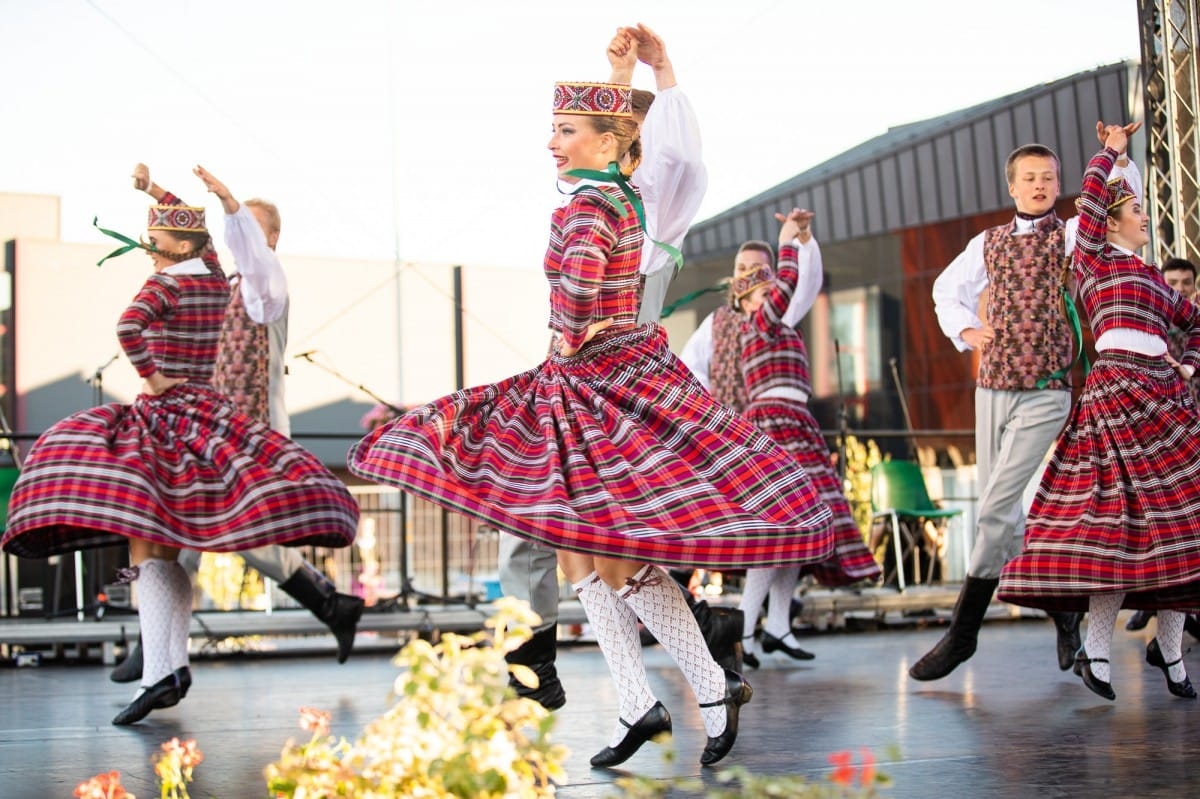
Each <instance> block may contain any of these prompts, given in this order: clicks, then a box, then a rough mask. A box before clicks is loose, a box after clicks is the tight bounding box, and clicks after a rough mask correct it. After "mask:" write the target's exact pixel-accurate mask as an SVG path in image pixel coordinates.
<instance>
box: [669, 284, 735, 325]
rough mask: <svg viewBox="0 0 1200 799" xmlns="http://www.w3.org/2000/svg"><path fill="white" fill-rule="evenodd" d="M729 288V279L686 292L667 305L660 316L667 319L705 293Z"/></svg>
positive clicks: (713, 292)
mask: <svg viewBox="0 0 1200 799" xmlns="http://www.w3.org/2000/svg"><path fill="white" fill-rule="evenodd" d="M728 290H729V281H722V282H720V283H717V284H716V285H713V286H709V287H708V288H703V289H696V290H695V291H692V292H689V293H687V294H684V295H683V296H682V297H680V298H679V299H677V300H675V302H673V303H671V304H670V305H668V306H667V307H665V308H663V310H662V313H661V314H659V318H660V319H666V318H667V317H668V316H670V315H671V314H673V313H675V312H676V311H678V310H679V309H680V308H682V307H684V306H685V305H690V304H692V303H693V302H695V301H696V300H698V299H700V298H701V297H703V296H704V295H705V294H715V293H717V292H718V291H728Z"/></svg>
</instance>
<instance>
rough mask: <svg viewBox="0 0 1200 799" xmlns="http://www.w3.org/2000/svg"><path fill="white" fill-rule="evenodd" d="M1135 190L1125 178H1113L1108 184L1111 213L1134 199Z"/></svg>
mask: <svg viewBox="0 0 1200 799" xmlns="http://www.w3.org/2000/svg"><path fill="white" fill-rule="evenodd" d="M1134 197H1135V195H1134V193H1133V189H1132V188H1131V187H1130V185H1129V181H1127V180H1125V178H1113V179H1112V180H1110V181H1109V182H1108V206H1107V207H1108V210H1109V211H1110V212H1111V211H1112V210H1113V209H1114V208H1116V207H1117V206H1118V205H1121V204H1122V203H1125V202H1129V201H1130V200H1132V199H1134Z"/></svg>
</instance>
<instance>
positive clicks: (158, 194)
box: [133, 164, 221, 272]
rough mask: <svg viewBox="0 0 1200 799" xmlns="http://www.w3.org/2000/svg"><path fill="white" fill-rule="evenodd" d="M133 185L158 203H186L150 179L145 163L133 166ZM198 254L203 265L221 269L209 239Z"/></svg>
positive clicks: (215, 251)
mask: <svg viewBox="0 0 1200 799" xmlns="http://www.w3.org/2000/svg"><path fill="white" fill-rule="evenodd" d="M133 187H134V188H135V189H137V190H138V191H144V192H146V193H147V194H149V195H150V197H151V198H152V199H153V200H154V202H155V203H157V204H158V205H187V203H185V202H184V201H183V200H181V199H180V198H179V197H176V196H175V195H174V194H172V193H171V192H169V191H167V190H166V189H164V188H163V187H162V186H159V185H158V184H157V183H155V182H154V181H153V180H151V179H150V167H148V166H146V165H145V164H138V165H137V166H135V167H134V168H133ZM199 255H200V258H201V260H203V261H204V264H205V266H207V267H208V268H209V269H211V270H213V271H214V272H220V271H221V260H220V259H219V258H218V257H217V248H216V247H215V246H213V243H212V242H211V241H210V242H209V243H208V246H207V247H205V248H204V249H203V250H202V251H201V252H200V254H199Z"/></svg>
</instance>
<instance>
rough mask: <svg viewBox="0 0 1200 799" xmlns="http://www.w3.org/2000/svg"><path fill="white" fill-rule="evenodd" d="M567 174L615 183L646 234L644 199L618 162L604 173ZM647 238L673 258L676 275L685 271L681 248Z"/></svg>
mask: <svg viewBox="0 0 1200 799" xmlns="http://www.w3.org/2000/svg"><path fill="white" fill-rule="evenodd" d="M567 174H568V175H570V176H571V177H573V178H584V179H586V180H594V181H596V182H597V183H615V184H616V185H617V186H618V187H619V188H620V189H621V193H622V194H624V195H625V199H626V200H629V204H630V205H631V206H633V212H634V213H635V214H637V219H638V224H639V225H641V227H642V231H643V232H646V209H645V207H644V206H643V205H642V198H641V197H639V196H638V195H637V192H636V191H634V190H633V187H632V186H630V185H629V179H628V178H626V177H625V175H624V174H622V172H621V167H620V165H619V164H618V163H617V162H616V161H610V162H609V163H608V168H607V169H606V170H604V171H603V172H601V171H600V170H598V169H572V170H571V171H569V172H567ZM586 188H587V186H580V187H579V188H577V189H575V190H574V191H572V192H571V194H572V195H575V194H578V193H579V192H581V191H583V190H584V189H586ZM605 199H606V200H608V201H609V202H610V203H611V204H612V206H613V207H614V208H616V210H617V213H618V214H620V215H621V218H622V219H624V218H625V217H627V216H629V212H628V211H626V210H625V207H624V206H623V205H621V204H620V203H617V202H614V201H613V200H612V199H611V198H610V197H607V196H606V197H605ZM646 238H647V239H650V243H651V244H653V245H654V246H655V247H658V248H659V249H660V250H662V251H663V252H665V253H666V254H667V255H669V256H671V258H672V259H673V260H674V261H675V273H676V274H679V270H681V269H683V253H682V252H680V251H679V248H678V247H673V246H671V245H670V244H667V243H666V242H665V241H657V240H655V239H651V238H650V236H649V234H648V233H647V235H646Z"/></svg>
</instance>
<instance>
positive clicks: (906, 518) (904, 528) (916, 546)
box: [871, 461, 966, 591]
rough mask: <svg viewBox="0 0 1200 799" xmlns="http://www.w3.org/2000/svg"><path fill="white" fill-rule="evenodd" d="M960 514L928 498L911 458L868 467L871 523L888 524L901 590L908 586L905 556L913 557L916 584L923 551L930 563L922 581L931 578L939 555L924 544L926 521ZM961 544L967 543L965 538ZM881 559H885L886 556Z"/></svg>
mask: <svg viewBox="0 0 1200 799" xmlns="http://www.w3.org/2000/svg"><path fill="white" fill-rule="evenodd" d="M961 515H962V511H961V510H955V509H946V508H939V507H938V506H937V505H935V504H934V502H933V500H932V499H930V498H929V489H928V488H927V487H926V485H925V475H924V474H923V473H922V472H921V467H920V466H919V465H918V464H915V463H912V462H911V461H883V462H882V463H878V464H876V465H875V466H874V467H872V468H871V524H872V526H874V525H875V524H876V523H877V522H879V521H880V520H887V522H888V523H889V525H890V528H891V529H890V535H891V542H892V546H893V551H894V554H895V558H896V584H897V587H898V588H899V589H900V590H901V591H903V590H904V589H905V588H906V587H907V585H906V581H905V578H904V562H905V559H906V558H908V557H911V558H912V562H913V577H914V579H915V581H916V583H917V584H920V583H921V554H922V552H924V553H925V555H926V557H927V558H928V562H929V571H928V574H927V575H926V577H925V582H930V581H931V580H932V579H933V567H934V565H935V564H936V563H937V562H938V560H939V554H938V552H937V549H938V548H937V547H936V546H935V547H933V549H932V551H931V549H930V548H929V546H928V545H927V543H926V538H925V532H924V531H925V522H927V521H939V520H945V519H953V518H955V517H957V516H961ZM960 527H962V525H960ZM963 532H964V533H965V528H964V530H963ZM963 545H964V547H965V546H966V541H965V539H964V541H963ZM965 551H966V550H965V549H964V552H965ZM883 560H884V561H885V562H886V557H885V558H884V559H883ZM883 581H884V583H885V584H886V583H887V582H889V580H888V575H887V574H885V575H884V576H883Z"/></svg>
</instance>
